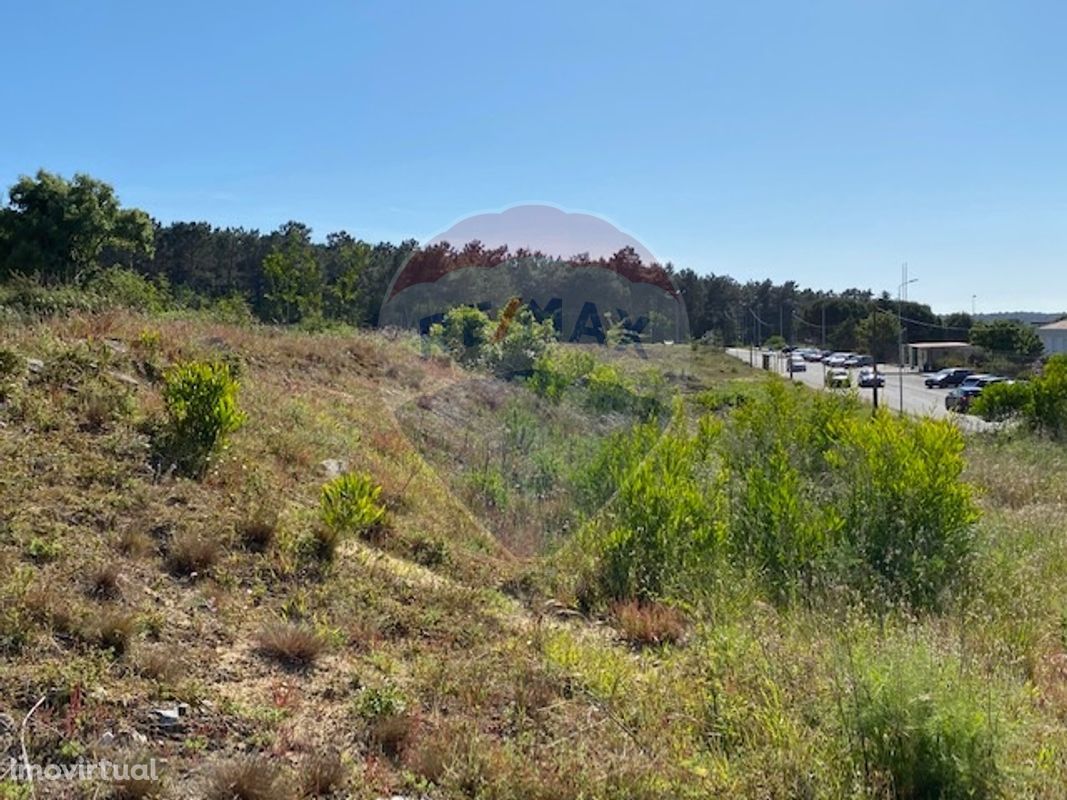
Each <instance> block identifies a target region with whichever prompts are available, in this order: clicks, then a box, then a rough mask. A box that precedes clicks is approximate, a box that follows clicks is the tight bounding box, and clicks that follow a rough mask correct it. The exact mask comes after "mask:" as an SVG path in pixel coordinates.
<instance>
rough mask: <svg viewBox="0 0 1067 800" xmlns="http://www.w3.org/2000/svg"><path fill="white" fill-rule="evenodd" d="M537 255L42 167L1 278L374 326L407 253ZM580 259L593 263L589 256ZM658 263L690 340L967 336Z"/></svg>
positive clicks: (883, 346)
mask: <svg viewBox="0 0 1067 800" xmlns="http://www.w3.org/2000/svg"><path fill="white" fill-rule="evenodd" d="M630 256H632V254H627V253H620V254H616V256H615V257H614V258H620V257H623V258H628V257H630ZM538 257H542V254H539V253H529V252H525V251H518V252H509V251H508V250H507V249H501V248H497V249H492V248H487V247H484V246H482V245H481V244H479V243H477V242H473V243H468V244H466V245H464V246H463V247H462V248H455V247H452V246H451V245H448V244H435V245H433V246H429V247H420V246H419V244H418V243H417V242H416V241H414V240H408V241H403V242H400V243H391V242H379V243H377V244H374V243H370V242H366V241H362V240H360V239H359V238H357V237H355V236H353V235H352V234H350V233H348V232H346V231H338V232H334V233H329V234H328V235H327V236H326V237H325V240H315V239H314V238H313V236H312V230H311V229H310V228H309V227H308V226H307V225H304V224H302V223H300V222H295V221H290V222H286V223H285V224H284V225H281V226H280V227H279V228H277V229H276V230H273V231H270V232H267V233H264V232H261V231H258V230H249V229H245V228H229V227H227V228H220V227H216V226H214V225H212V224H210V223H209V222H171V223H169V224H163V223H161V222H159V221H155V220H153V219H152V218H151V217H150V216H149V215H148V214H147V213H146V212H144V211H140V210H137V209H124V208H122V207H121V206H120V204H119V202H118V199H117V197H116V195H115V192H114V190H113V189H112V188H111V187H110V186H109V185H107V184H105V183H103V182H101V181H99V180H96V179H93V178H91V177H89V176H86V175H77V176H75V177H74V178H73V180H66V179H64V178H63V177H61V176H58V175H54V174H51V173H48V172H45V171H40V172H38V173H37V175H36V176H35V177H33V178H30V177H23V178H21V179H20V180H19V181H18V182H17V183H16V184H15V185H14V186H12V187H11V189H10V191H9V200H8V203H7V206H6V207H4V208H3V209H0V278H12V277H15V276H28V277H33V278H34V279H36V280H37V281H40V282H44V283H60V282H63V283H65V282H77V281H83V280H86V279H87V278H88V277H89V276H91V275H92V274H94V272H98V271H99V270H101V269H103V268H107V267H111V266H121V267H123V268H125V269H128V270H132V271H134V272H136V273H139V274H140V275H142V276H145V277H146V278H148V279H149V280H151V281H153V282H155V283H156V284H157V285H159V286H160V287H162V288H164V289H165V290H166V292H167V295H168V296H170V297H173V298H175V299H176V300H177V301H178V302H184V303H186V304H191V305H195V304H196V303H197V302H200V301H202V300H204V299H207V300H209V301H210V300H213V299H222V298H227V299H231V300H236V301H237V302H241V303H245V304H247V306H248V308H249V310H250V311H251V313H253V314H254V315H255V316H256V317H257V318H259V319H260V320H263V321H266V322H277V323H303V324H309V323H315V322H329V321H340V322H345V323H349V324H353V325H363V326H373V325H375V324H376V323H377V321H378V319H377V318H378V312H379V309H380V307H381V303H382V301H383V298H384V295H385V293H386V291H387V289H388V286H389V283H390V281H391V279H392V276H393V275H394V274H395V273H396V272H397V270H398V269H399V268H400V267H401V266H402V265H403V264H404V263H405V262H406V261H407V260H408V259H425V260H428V261H432V262H434V265H435V267H436V268H437V269H440V268H448V267H452V266H457V265H487V264H499V263H501V262H502V261H507V260H509V259H521V258H538ZM576 258H578V259H584V261H585V263H590V262H589V259H588V257H585V256H580V255H579V256H577V257H576ZM601 261H603V259H601ZM594 263H595V262H594ZM664 269H665V270H666V271H667V272H668V273H669V274H670V276H671V278H672V280H673V281H674V283H675V285H676V287H677V289H678V290H679V292H680V293H681V294H682V296H683V297H684V300H685V305H686V310H687V312H688V317H689V323H690V329H691V335H692V336H693V337H694V338H704V339H706V340H711V341H715V342H717V343H721V344H726V345H730V344H748V343H753V342H756V343H762V342H765V341H766V340H767V339H769V338H771V337H776V336H780V337H782V338H783V339H785V340H786V341H789V342H797V343H800V342H806V343H812V344H818V345H822V346H825V347H829V348H834V349H854V348H864V349H868V350H871V351H878V352H879V353H880V354H888V353H891V352H893V351H894V347H895V342H896V341H897V338H898V332H899V329H898V319H902V320H903V324H904V327H905V331H904V333H905V336H906V337H907V339H908V340H909V341H919V340H955V339H967V338H968V335H969V332H970V329H971V327H972V319H971V317H970V315H968V314H964V313H960V314H951V315H947V316H944V317H941V316H938V315H936V314H934V313H933V312H932V311H931V309H930V308H929V307H928V306H926V305H924V304H921V303H915V302H904V303H903V304H902V307H901V308H898V303H897V301H896V299H895V298H892V297H890V296H888V295H886V294H883V295H881V296H876V295H874V294H873V293H872V292H871V291H869V290H864V289H846V290H844V291H825V290H816V289H810V288H802V287H800V286H798V285H797V284H796V283H795V282H793V281H787V282H785V283H782V284H776V283H774V282H772V281H770V280H764V281H752V280H750V281H747V282H744V283H742V282H740V281H738V280H736V279H734V278H731V277H729V276H726V275H699V274H697V273H696V272H695V271H694V270H692V269H688V268H682V269H679V268H677V267H676V266H675V265H673V264H667V265H664Z"/></svg>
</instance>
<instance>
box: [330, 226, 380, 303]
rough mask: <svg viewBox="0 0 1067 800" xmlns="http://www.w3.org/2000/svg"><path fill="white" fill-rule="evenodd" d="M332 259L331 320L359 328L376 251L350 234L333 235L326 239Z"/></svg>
mask: <svg viewBox="0 0 1067 800" xmlns="http://www.w3.org/2000/svg"><path fill="white" fill-rule="evenodd" d="M326 245H327V249H328V250H327V252H328V256H329V259H330V266H331V267H332V269H331V270H330V273H331V274H330V275H329V285H328V286H327V289H326V309H327V313H328V314H329V316H330V317H332V318H334V319H341V320H344V321H345V322H350V323H352V324H359V322H360V320H361V317H362V307H361V303H360V300H361V295H362V294H363V283H364V275H365V274H366V272H367V270H368V269H369V267H370V262H371V254H372V248H371V246H370V245H369V244H367V243H366V242H361V241H358V240H356V239H353V238H352V237H351V236H349V235H348V234H347V233H344V232H341V233H331V234H330V235H329V236H328V237H327V239H326Z"/></svg>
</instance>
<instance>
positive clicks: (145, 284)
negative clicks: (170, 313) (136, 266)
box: [85, 267, 172, 313]
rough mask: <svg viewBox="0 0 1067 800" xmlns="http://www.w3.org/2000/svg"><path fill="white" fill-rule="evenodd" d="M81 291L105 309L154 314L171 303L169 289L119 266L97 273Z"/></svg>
mask: <svg viewBox="0 0 1067 800" xmlns="http://www.w3.org/2000/svg"><path fill="white" fill-rule="evenodd" d="M85 288H86V291H88V292H89V293H90V294H93V295H96V296H97V297H99V298H100V301H101V303H102V304H103V305H106V306H120V307H122V308H132V309H136V310H138V311H145V312H148V313H158V312H160V311H163V310H165V309H167V308H169V307H170V306H171V304H172V301H171V297H170V290H169V288H168V287H167V285H166V284H165V283H154V282H152V281H150V280H148V279H147V278H145V277H144V276H143V275H141V274H140V273H138V272H134V271H133V270H129V269H123V268H122V267H111V268H109V269H105V270H103V271H101V272H99V273H97V274H96V275H94V276H93V277H92V278H91V279H90V280H89V282H88V283H87V284H86V287H85Z"/></svg>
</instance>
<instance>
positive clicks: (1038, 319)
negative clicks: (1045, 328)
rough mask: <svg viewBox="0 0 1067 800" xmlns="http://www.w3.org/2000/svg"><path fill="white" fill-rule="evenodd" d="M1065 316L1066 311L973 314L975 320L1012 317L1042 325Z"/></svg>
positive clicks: (994, 319)
mask: <svg viewBox="0 0 1067 800" xmlns="http://www.w3.org/2000/svg"><path fill="white" fill-rule="evenodd" d="M1063 317H1067V311H1065V312H1063V313H1062V314H1049V313H1047V312H1044V311H996V312H994V313H992V314H975V316H974V319H975V321H976V322H996V321H997V320H1003V319H1014V320H1018V321H1019V322H1028V323H1030V324H1032V325H1044V324H1046V323H1048V322H1055V321H1056V320H1058V319H1062V318H1063Z"/></svg>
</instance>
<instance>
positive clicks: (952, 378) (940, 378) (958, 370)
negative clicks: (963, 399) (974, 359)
mask: <svg viewBox="0 0 1067 800" xmlns="http://www.w3.org/2000/svg"><path fill="white" fill-rule="evenodd" d="M973 374H974V370H970V369H964V368H963V367H952V368H950V369H943V370H941V371H940V372H935V373H934V374H933V375H929V376H927V378H926V388H928V389H950V388H952V387H954V386H959V385H960V384H961V383H963V381H964V379H965V378H968V377H970V376H971V375H973Z"/></svg>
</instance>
